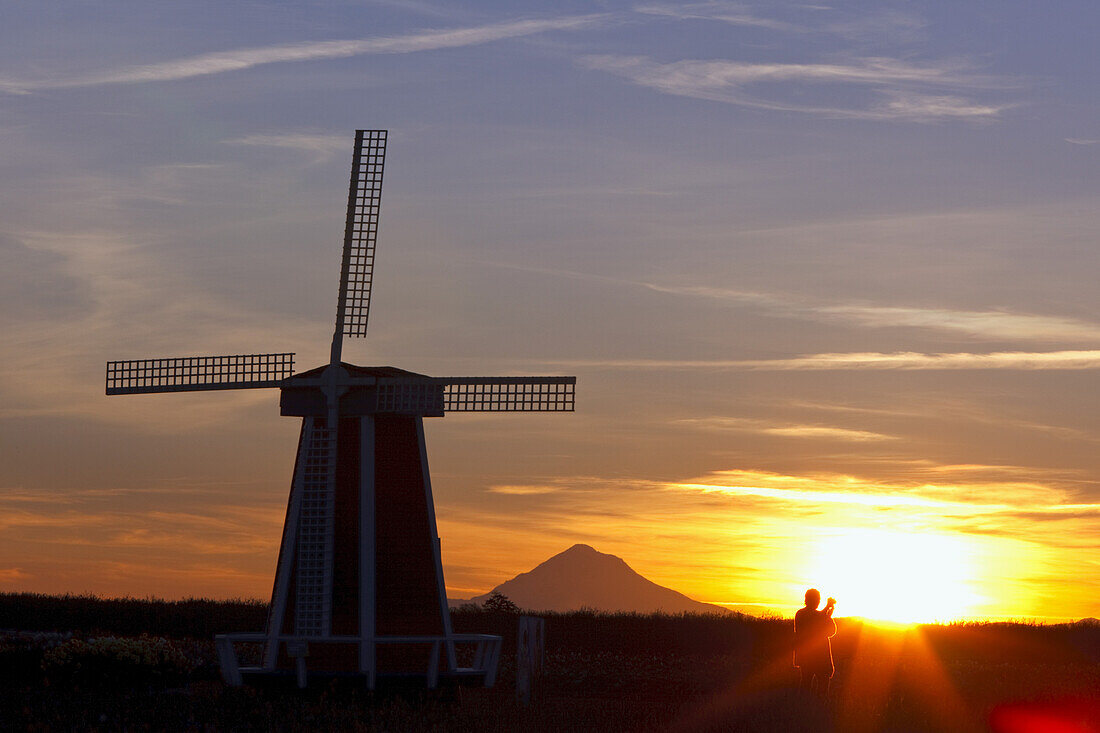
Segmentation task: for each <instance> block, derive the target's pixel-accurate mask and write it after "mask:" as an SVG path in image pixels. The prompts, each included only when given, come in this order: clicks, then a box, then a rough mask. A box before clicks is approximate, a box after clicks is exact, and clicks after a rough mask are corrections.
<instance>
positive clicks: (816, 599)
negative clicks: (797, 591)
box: [806, 588, 821, 608]
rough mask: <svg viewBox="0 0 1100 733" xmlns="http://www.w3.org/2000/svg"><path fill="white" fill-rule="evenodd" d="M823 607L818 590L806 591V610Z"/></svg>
mask: <svg viewBox="0 0 1100 733" xmlns="http://www.w3.org/2000/svg"><path fill="white" fill-rule="evenodd" d="M819 605H821V592H820V591H819V590H818V589H817V588H810V589H809V590H808V591H806V608H817V607H818V606H819Z"/></svg>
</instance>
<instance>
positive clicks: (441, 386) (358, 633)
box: [107, 130, 576, 687]
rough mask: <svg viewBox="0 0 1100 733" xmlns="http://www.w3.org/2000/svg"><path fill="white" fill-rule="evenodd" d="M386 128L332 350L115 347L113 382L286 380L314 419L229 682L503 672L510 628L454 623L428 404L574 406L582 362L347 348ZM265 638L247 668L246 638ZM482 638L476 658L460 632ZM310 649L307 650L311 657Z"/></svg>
mask: <svg viewBox="0 0 1100 733" xmlns="http://www.w3.org/2000/svg"><path fill="white" fill-rule="evenodd" d="M385 154H386V131H385V130H358V131H356V134H355V151H354V155H353V158H352V166H351V183H350V186H349V188H348V205H347V219H346V223H345V229H344V253H343V262H342V264H341V268H340V294H339V300H338V301H337V307H336V328H335V330H334V332H333V335H332V348H331V352H330V358H329V363H328V364H327V365H325V366H320V367H317V368H315V369H310V370H308V371H305V372H301V373H298V374H294V354H293V353H272V354H237V355H231V356H203V357H185V358H169V359H142V360H133V361H110V362H107V394H108V395H121V394H147V393H154V392H192V391H205V390H222V389H253V388H263V387H268V388H270V387H275V388H278V389H279V390H280V392H281V394H280V408H281V414H282V415H288V416H295V417H300V418H302V428H301V433H300V437H299V440H298V453H297V459H296V461H295V466H294V475H293V479H292V481H291V489H290V498H289V501H288V505H287V512H286V522H285V524H284V526H283V534H282V543H281V546H280V548H279V560H278V566H277V570H276V574H275V582H274V587H273V590H272V595H271V606H270V610H269V614H268V624H267V630H266V632H263V633H256V634H228V635H223V636H219V637H218V650H219V658H220V661H221V665H222V673H223V676H224V677H225V679H226V681H228V682H230V683H231V684H240V683H241V682H242V679H243V677H244V676H247V675H250V674H254V675H262V674H276V675H277V674H290V673H295V674H296V675H297V678H298V683H299V685H302V686H304V685H305V684H306V681H307V677H308V675H309V674H317V673H322V674H338V675H348V674H350V675H362V676H364V677H365V678H366V680H367V683H368V685H369V686H371V687H373V686H374V684H375V681H376V678H377V677H378V676H379V675H384V676H390V675H408V674H425V675H426V676H427V681H428V684H429V686H434V685H435V683H436V681H437V679H438V677H439V675H440V668H441V666H442V670H443V673H446V674H452V675H455V676H460V675H468V676H473V677H479V678H480V679H481V680H483V681H484V683H485V684H486V685H491V684H492V683H493V678H494V676H495V672H496V661H497V659H498V657H499V650H500V637H496V636H485V635H469V634H467V635H458V634H454V633H453V632H452V629H451V623H450V614H449V612H448V609H447V597H446V592H445V589H444V583H443V566H442V562H441V560H440V548H439V538H438V536H437V530H436V522H435V509H434V505H433V502H432V490H431V480H430V478H429V472H428V461H427V453H426V450H425V445H424V425H423V418H424V417H442V416H443V415H444V414H445V413H448V412H562V411H572V410H573V400H574V389H575V385H576V378H575V377H429V376H426V375H423V374H416V373H413V372H409V371H405V370H402V369H397V368H394V367H361V366H355V365H352V364H347V363H344V362H343V361H341V351H342V349H343V341H344V337H345V336H351V337H363V336H366V332H367V317H368V315H369V312H370V296H371V285H372V282H373V276H374V251H375V243H376V240H377V236H378V213H379V206H380V204H381V196H382V169H383V164H384V161H385ZM240 642H252V643H261V644H262V645H263V661H262V664H261V665H260V666H259V667H253V668H247V669H241V668H240V667H239V666H238V664H237V660H236V650H235V647H234V643H240ZM462 643H473V644H474V645H475V646H476V649H475V651H474V656H473V659H474V663H473V666H472V667H465V668H460V667H459V666H458V664H457V658H458V656H457V654H456V651H455V645H456V644H462ZM307 662H308V663H307Z"/></svg>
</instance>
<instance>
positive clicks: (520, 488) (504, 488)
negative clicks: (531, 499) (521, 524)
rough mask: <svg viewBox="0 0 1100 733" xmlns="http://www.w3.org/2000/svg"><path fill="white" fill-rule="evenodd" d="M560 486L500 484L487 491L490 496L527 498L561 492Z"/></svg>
mask: <svg viewBox="0 0 1100 733" xmlns="http://www.w3.org/2000/svg"><path fill="white" fill-rule="evenodd" d="M561 490H562V487H560V486H550V485H543V484H540V485H534V484H531V485H521V484H500V485H496V486H490V487H489V489H488V491H489V493H492V494H506V495H509V496H529V495H531V494H550V493H553V492H556V491H561Z"/></svg>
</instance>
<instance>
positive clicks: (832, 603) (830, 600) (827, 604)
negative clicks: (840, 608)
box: [825, 596, 836, 606]
mask: <svg viewBox="0 0 1100 733" xmlns="http://www.w3.org/2000/svg"><path fill="white" fill-rule="evenodd" d="M825 605H826V606H835V605H836V599H835V598H833V597H832V596H829V600H828V601H826V602H825Z"/></svg>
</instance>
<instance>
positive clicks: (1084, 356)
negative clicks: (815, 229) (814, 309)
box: [732, 350, 1100, 371]
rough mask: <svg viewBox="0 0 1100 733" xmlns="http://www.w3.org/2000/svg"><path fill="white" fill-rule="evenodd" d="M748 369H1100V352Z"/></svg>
mask: <svg viewBox="0 0 1100 733" xmlns="http://www.w3.org/2000/svg"><path fill="white" fill-rule="evenodd" d="M732 363H733V364H736V365H738V366H740V367H741V368H744V369H769V370H781V371H788V370H804V369H805V370H820V369H1021V370H1036V369H1096V368H1098V367H1100V350H1092V351H1047V352H1026V351H1003V352H994V353H989V354H974V353H965V352H963V353H953V354H922V353H916V352H905V351H902V352H895V353H876V352H865V353H848V354H810V355H807V356H797V357H793V358H790V359H756V360H745V361H740V362H732Z"/></svg>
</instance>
